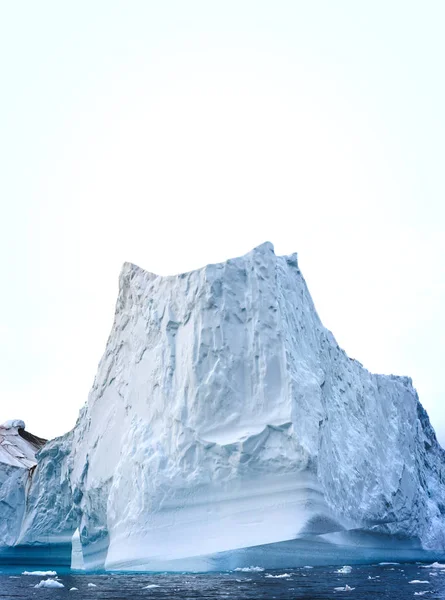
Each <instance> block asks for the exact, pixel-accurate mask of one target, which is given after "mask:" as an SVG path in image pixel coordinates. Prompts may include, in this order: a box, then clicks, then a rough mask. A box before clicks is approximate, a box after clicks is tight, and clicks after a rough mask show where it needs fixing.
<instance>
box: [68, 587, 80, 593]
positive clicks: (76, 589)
mask: <svg viewBox="0 0 445 600" xmlns="http://www.w3.org/2000/svg"><path fill="white" fill-rule="evenodd" d="M78 591H79V588H76V587H72V588H70V592H78Z"/></svg>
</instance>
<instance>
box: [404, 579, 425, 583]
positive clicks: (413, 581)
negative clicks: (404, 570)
mask: <svg viewBox="0 0 445 600" xmlns="http://www.w3.org/2000/svg"><path fill="white" fill-rule="evenodd" d="M408 583H429V581H421V580H420V579H413V580H412V581H408Z"/></svg>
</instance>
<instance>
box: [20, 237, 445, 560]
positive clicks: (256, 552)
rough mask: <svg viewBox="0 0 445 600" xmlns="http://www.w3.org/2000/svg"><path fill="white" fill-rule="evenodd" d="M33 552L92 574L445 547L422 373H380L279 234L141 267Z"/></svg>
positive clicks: (31, 535)
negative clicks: (53, 551) (226, 254)
mask: <svg viewBox="0 0 445 600" xmlns="http://www.w3.org/2000/svg"><path fill="white" fill-rule="evenodd" d="M38 460H39V463H38V467H37V469H36V473H35V475H34V477H33V480H32V483H31V485H30V490H29V492H28V508H27V511H26V514H25V515H24V516H23V518H22V519H21V520H20V533H19V535H18V536H17V539H16V542H15V543H16V544H17V545H18V546H20V547H29V546H32V547H36V546H37V547H38V546H42V547H43V546H45V547H50V548H56V547H59V548H60V549H61V553H63V552H65V550H64V551H63V552H62V549H66V548H69V556H71V546H70V540H71V537H72V536H73V534H74V532H75V530H76V529H77V528H78V529H79V532H80V542H81V548H80V547H79V543H78V540H79V537H78V535H77V534H76V535H75V538H74V541H75V549H74V551H73V556H74V557H75V561H76V565H77V566H78V565H80V564H81V565H82V567H85V568H86V569H91V568H102V567H104V568H106V569H121V570H166V569H170V570H177V569H179V570H187V569H191V570H210V569H225V568H230V569H233V568H237V567H238V568H243V567H248V566H249V565H252V564H258V565H261V566H262V567H263V568H264V567H267V568H272V567H291V566H297V565H300V566H303V565H305V564H308V563H309V564H323V563H325V564H326V563H330V564H345V562H346V561H348V562H350V563H354V562H358V561H369V560H378V559H380V560H385V559H389V560H391V559H393V558H396V559H403V558H406V559H408V558H413V559H414V558H422V557H427V556H428V557H432V558H435V559H438V558H441V557H444V556H445V453H444V451H443V450H442V448H441V447H440V446H439V444H438V442H437V440H436V437H435V434H434V431H433V429H432V427H431V425H430V423H429V420H428V417H427V414H426V412H425V411H424V409H423V408H422V406H421V404H420V402H419V400H418V397H417V394H416V392H415V390H414V388H413V387H412V383H411V380H410V379H409V378H407V377H395V376H392V375H390V376H384V375H374V374H371V373H369V372H368V371H367V370H366V369H365V368H364V367H363V366H362V365H361V364H360V363H359V362H357V361H356V360H352V359H350V358H348V357H347V356H346V354H345V352H344V351H343V350H342V349H341V348H339V346H338V344H337V343H336V341H335V339H334V337H333V335H332V334H331V333H330V332H329V331H328V330H326V329H325V328H324V327H323V325H322V324H321V322H320V319H319V317H318V315H317V312H316V310H315V308H314V305H313V303H312V300H311V297H310V295H309V292H308V290H307V287H306V283H305V281H304V279H303V276H302V274H301V272H300V270H299V267H298V262H297V256H296V255H295V254H293V255H291V256H284V257H277V256H275V254H274V250H273V246H272V245H271V244H270V243H266V244H263V245H261V246H259V247H258V248H255V249H254V250H253V251H252V252H250V253H249V254H247V255H246V256H243V257H241V258H236V259H233V260H228V261H227V262H225V263H222V264H217V265H209V266H207V267H204V268H202V269H199V270H196V271H192V272H190V273H185V274H181V275H177V276H170V277H161V276H157V275H154V274H152V273H148V272H146V271H144V270H142V269H140V268H139V267H136V266H135V265H132V264H128V263H126V264H125V265H124V267H123V269H122V273H121V276H120V289H119V296H118V300H117V305H116V314H115V320H114V324H113V328H112V331H111V334H110V337H109V339H108V342H107V346H106V350H105V354H104V356H103V358H102V360H101V362H100V365H99V369H98V373H97V376H96V379H95V382H94V385H93V388H92V390H91V393H90V397H89V400H88V402H87V404H86V405H85V407H84V408H83V409H82V411H81V413H80V416H79V419H78V421H77V424H76V426H75V428H74V429H73V431H71V432H70V433H69V434H67V435H66V436H63V437H61V438H58V439H56V440H53V441H52V442H49V443H48V444H47V445H46V446H45V447H44V449H43V450H42V451H41V452H40V454H39V457H38Z"/></svg>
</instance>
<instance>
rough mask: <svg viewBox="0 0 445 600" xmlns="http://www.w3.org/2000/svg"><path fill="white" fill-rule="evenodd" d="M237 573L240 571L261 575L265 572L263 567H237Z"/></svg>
mask: <svg viewBox="0 0 445 600" xmlns="http://www.w3.org/2000/svg"><path fill="white" fill-rule="evenodd" d="M235 571H240V572H242V573H261V572H262V571H264V568H263V567H237V568H236V569H235Z"/></svg>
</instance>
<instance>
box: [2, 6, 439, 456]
mask: <svg viewBox="0 0 445 600" xmlns="http://www.w3.org/2000/svg"><path fill="white" fill-rule="evenodd" d="M444 30H445V2H443V0H438V1H433V0H427V1H425V2H420V1H416V2H410V1H407V0H401V1H399V2H398V1H391V0H385V1H381V2H379V1H376V0H373V1H363V2H357V0H351V1H350V2H346V1H342V0H336V1H335V2H333V1H332V0H326V1H325V2H323V1H317V0H310V1H308V0H300V1H299V0H289V1H286V0H267V1H262V0H252V1H249V0H236V1H232V0H218V1H216V0H215V1H214V0H203V1H201V2H198V1H194V0H186V1H185V0H180V1H177V2H174V1H171V0H162V1H161V0H142V1H138V0H127V1H113V0H104V1H100V0H95V1H93V2H91V1H88V2H87V1H79V0H76V2H61V1H60V0H56V1H54V2H50V1H46V0H39V1H38V2H36V1H35V0H28V1H26V0H14V1H12V0H0V73H1V82H0V85H1V88H0V91H1V93H0V157H1V167H2V172H1V177H0V200H1V219H0V261H1V264H0V268H1V277H2V284H1V294H0V336H1V338H0V339H1V344H0V392H1V405H0V422H1V421H3V420H6V419H11V418H20V419H23V420H24V421H25V422H26V423H27V428H28V429H29V430H30V431H31V432H33V433H35V434H37V435H40V436H46V437H52V436H55V435H60V434H63V433H64V432H65V431H67V430H69V429H70V428H71V427H72V426H74V424H75V420H76V418H77V414H78V411H79V409H80V407H81V406H82V405H83V404H84V402H85V401H86V399H87V396H88V391H89V389H90V387H91V385H92V383H93V378H94V375H95V372H96V367H97V364H98V362H99V360H100V357H101V354H102V352H103V351H104V348H105V343H106V339H107V336H108V334H109V331H110V328H111V325H112V320H113V314H114V304H115V301H116V296H117V284H118V275H119V271H120V268H121V265H122V263H123V262H124V261H131V262H134V263H136V264H138V265H139V266H141V267H143V268H145V269H147V270H149V271H153V272H156V273H160V274H172V273H178V272H181V271H187V270H191V269H193V268H197V267H200V266H203V265H204V264H206V263H210V262H217V261H222V260H225V259H227V258H230V257H233V256H237V255H240V254H244V253H245V252H247V251H249V250H251V249H252V248H253V247H254V246H256V245H258V244H260V243H262V242H264V241H266V240H270V241H271V242H273V243H274V245H275V251H276V253H277V254H287V253H291V252H293V251H297V252H298V253H299V260H300V265H301V268H302V271H303V273H304V275H305V278H306V281H307V282H308V285H309V289H310V291H311V293H312V296H313V298H314V301H315V305H316V307H317V309H318V312H319V314H320V316H321V318H322V320H323V322H324V324H325V325H326V326H327V327H328V328H329V329H331V330H332V332H333V333H334V335H335V336H336V338H337V341H338V342H339V344H340V345H341V346H342V347H343V348H344V349H345V350H346V352H347V353H348V354H349V355H350V356H352V357H354V358H357V359H358V360H360V361H361V362H362V363H363V364H364V365H365V366H366V367H367V368H368V369H370V370H372V371H375V372H380V373H394V374H401V375H410V376H411V377H412V378H413V381H414V385H415V386H416V388H417V390H418V392H419V395H420V398H421V401H422V403H423V404H424V406H425V407H426V409H427V410H428V412H429V414H430V417H431V419H432V423H433V426H434V427H435V428H436V431H437V432H438V435H439V438H440V439H441V441H442V443H443V444H444V443H445V411H444V409H443V407H444V400H445V393H444V390H443V385H442V376H443V346H444V342H445V319H444V316H443V306H444V303H445V272H444V271H445V267H444V264H445V260H444V259H445V241H444V228H445V222H444V221H445V170H444V166H445V76H444V74H445V67H444V65H445V36H444V33H443V32H444Z"/></svg>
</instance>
